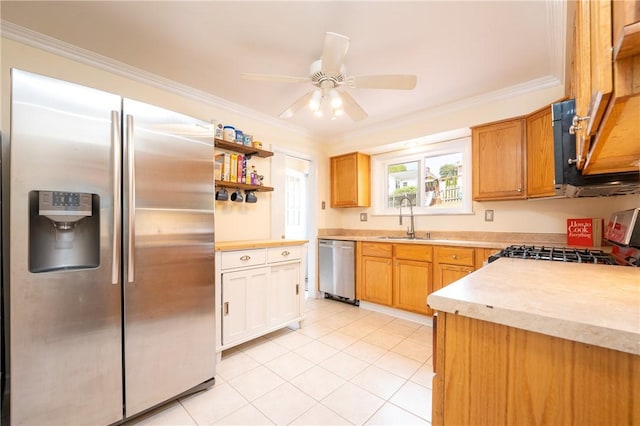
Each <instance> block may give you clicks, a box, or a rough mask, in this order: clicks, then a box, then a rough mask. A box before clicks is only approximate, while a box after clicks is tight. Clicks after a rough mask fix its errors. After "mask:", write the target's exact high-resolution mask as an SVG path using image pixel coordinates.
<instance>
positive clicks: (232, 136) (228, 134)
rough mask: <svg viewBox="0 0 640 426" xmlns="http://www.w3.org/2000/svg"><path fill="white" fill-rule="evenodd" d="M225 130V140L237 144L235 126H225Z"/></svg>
mask: <svg viewBox="0 0 640 426" xmlns="http://www.w3.org/2000/svg"><path fill="white" fill-rule="evenodd" d="M222 130H223V139H224V140H225V141H227V142H235V141H236V128H235V127H233V126H224V128H223V129H222Z"/></svg>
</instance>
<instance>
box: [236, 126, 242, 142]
mask: <svg viewBox="0 0 640 426" xmlns="http://www.w3.org/2000/svg"><path fill="white" fill-rule="evenodd" d="M236 143H240V144H243V145H244V133H243V132H242V130H240V129H236Z"/></svg>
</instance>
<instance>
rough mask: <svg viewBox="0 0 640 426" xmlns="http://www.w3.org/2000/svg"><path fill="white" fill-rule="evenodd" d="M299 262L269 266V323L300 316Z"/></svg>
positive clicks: (277, 322) (273, 323) (280, 322)
mask: <svg viewBox="0 0 640 426" xmlns="http://www.w3.org/2000/svg"><path fill="white" fill-rule="evenodd" d="M300 291H301V289H300V263H299V262H296V263H289V264H286V265H278V266H272V267H271V275H270V277H269V303H268V305H269V306H268V311H269V324H270V325H276V324H282V323H286V322H287V321H290V320H293V319H295V318H298V317H299V316H300Z"/></svg>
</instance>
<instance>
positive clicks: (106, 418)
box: [3, 69, 122, 425]
mask: <svg viewBox="0 0 640 426" xmlns="http://www.w3.org/2000/svg"><path fill="white" fill-rule="evenodd" d="M11 78H12V104H11V116H12V117H11V118H12V120H11V138H10V144H11V172H10V176H11V177H10V182H9V185H10V217H9V221H10V226H9V229H10V237H9V238H10V240H9V241H10V244H9V245H8V247H9V251H10V253H6V252H5V253H3V254H4V255H5V256H6V255H8V256H9V257H10V261H9V265H10V267H9V269H10V271H9V283H8V285H9V289H10V300H9V304H10V318H9V321H10V341H9V348H8V351H9V357H10V359H9V362H10V364H9V365H10V367H11V370H10V380H11V383H10V387H11V388H10V394H9V398H10V415H11V419H10V420H11V424H32V425H48V424H49V425H62V424H68V425H71V424H73V425H82V424H87V425H96V424H111V423H114V422H117V421H118V420H120V419H121V418H122V345H121V342H122V335H121V301H120V297H121V293H120V288H121V287H120V282H119V273H118V272H119V269H118V252H117V248H118V247H119V236H118V235H117V234H116V233H114V228H116V227H117V219H118V218H119V212H114V205H117V203H118V199H117V197H114V195H113V194H114V188H116V189H117V188H119V186H120V183H119V175H116V173H115V172H116V170H117V169H118V166H119V150H118V148H119V146H120V145H119V141H120V136H119V135H120V132H119V111H120V105H121V98H120V97H119V96H116V95H113V94H109V93H104V92H100V91H97V90H94V89H90V88H87V87H82V86H78V85H75V84H70V83H67V82H63V81H60V80H55V79H51V78H48V77H44V76H40V75H36V74H31V73H27V72H23V71H19V70H15V69H14V70H12V74H11ZM37 191H65V192H82V193H89V194H93V195H92V197H93V198H94V199H95V201H96V202H95V203H94V204H93V206H92V208H91V218H84V219H81V221H80V222H78V223H77V225H75V227H74V228H73V230H72V231H71V232H73V238H67V239H66V241H62V240H57V241H58V243H60V244H59V245H57V246H55V248H52V249H51V251H50V253H54V252H55V253H62V252H63V251H65V250H68V251H69V253H73V252H75V251H76V249H78V248H79V247H80V246H79V245H77V244H79V242H80V241H82V240H83V238H84V236H85V234H83V233H82V232H81V231H80V230H81V229H83V228H84V226H85V224H86V223H88V222H86V221H88V220H94V221H95V222H94V223H95V224H97V229H98V233H97V235H98V238H97V239H96V240H95V241H96V244H98V245H99V250H98V256H99V257H98V263H99V266H98V267H91V268H78V269H57V270H51V271H48V272H30V270H29V268H30V265H29V250H30V247H31V246H32V244H31V243H30V230H29V226H30V223H32V222H31V219H33V220H36V219H37V220H38V221H39V223H40V224H42V227H41V228H38V232H42V233H43V235H45V236H46V233H47V232H50V233H51V234H50V235H55V236H60V237H62V236H63V233H62V231H61V233H60V234H57V232H58V231H57V229H54V228H53V225H52V224H51V223H50V221H49V219H46V218H44V217H43V216H42V215H40V214H39V210H38V209H37V208H36V209H35V210H30V209H31V207H30V203H31V201H32V200H30V193H31V194H32V195H34V194H35V195H36V205H37ZM114 198H115V199H114ZM5 211H6V210H5ZM83 221H84V222H83ZM83 232H84V231H83ZM66 235H67V237H68V236H71V235H72V234H66ZM31 236H33V235H31ZM65 238H66V237H65ZM54 239H55V237H54ZM91 249H94V246H93V245H92V246H91ZM79 250H80V251H83V249H82V248H81V247H80V249H79ZM114 266H115V268H114ZM5 284H6V283H5Z"/></svg>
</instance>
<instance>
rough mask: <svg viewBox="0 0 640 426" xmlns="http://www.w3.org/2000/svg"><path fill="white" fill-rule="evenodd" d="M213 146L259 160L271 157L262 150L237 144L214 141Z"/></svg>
mask: <svg viewBox="0 0 640 426" xmlns="http://www.w3.org/2000/svg"><path fill="white" fill-rule="evenodd" d="M214 143H215V146H216V147H217V148H220V149H228V150H229V151H235V152H239V153H240V154H244V155H247V156H252V155H255V156H256V157H260V158H267V157H271V156H273V152H271V151H265V150H264V149H258V148H254V147H252V146H247V145H241V144H239V143H234V142H227V141H223V140H222V139H214Z"/></svg>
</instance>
